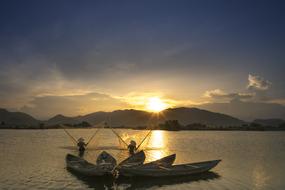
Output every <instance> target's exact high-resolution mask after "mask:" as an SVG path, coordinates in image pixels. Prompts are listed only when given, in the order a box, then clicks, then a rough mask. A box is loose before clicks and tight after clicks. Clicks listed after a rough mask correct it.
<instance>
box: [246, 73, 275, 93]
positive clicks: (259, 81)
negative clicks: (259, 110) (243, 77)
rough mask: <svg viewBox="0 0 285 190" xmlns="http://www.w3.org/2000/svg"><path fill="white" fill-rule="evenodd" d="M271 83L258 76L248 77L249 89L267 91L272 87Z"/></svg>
mask: <svg viewBox="0 0 285 190" xmlns="http://www.w3.org/2000/svg"><path fill="white" fill-rule="evenodd" d="M271 84H272V83H271V82H270V81H268V80H265V79H264V78H262V77H260V76H258V75H251V74H249V75H248V85H247V88H248V89H253V90H267V89H268V88H269V87H270V86H271Z"/></svg>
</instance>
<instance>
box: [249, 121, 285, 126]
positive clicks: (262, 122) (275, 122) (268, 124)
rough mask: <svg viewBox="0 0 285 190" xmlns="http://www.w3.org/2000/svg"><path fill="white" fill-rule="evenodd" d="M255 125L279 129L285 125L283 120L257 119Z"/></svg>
mask: <svg viewBox="0 0 285 190" xmlns="http://www.w3.org/2000/svg"><path fill="white" fill-rule="evenodd" d="M253 123H257V124H260V125H263V126H272V127H279V126H280V125H281V124H283V123H285V120H283V119H256V120H254V121H253Z"/></svg>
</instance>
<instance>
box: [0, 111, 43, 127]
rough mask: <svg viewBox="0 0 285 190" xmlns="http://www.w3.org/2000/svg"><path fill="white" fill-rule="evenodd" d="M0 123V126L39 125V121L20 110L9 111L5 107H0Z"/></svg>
mask: <svg viewBox="0 0 285 190" xmlns="http://www.w3.org/2000/svg"><path fill="white" fill-rule="evenodd" d="M0 123H1V126H4V125H6V126H9V125H25V126H36V125H39V123H40V121H38V120H36V119H35V118H33V117H32V116H30V115H28V114H25V113H22V112H9V111H7V110H6V109H1V108H0ZM1 126H0V127H1Z"/></svg>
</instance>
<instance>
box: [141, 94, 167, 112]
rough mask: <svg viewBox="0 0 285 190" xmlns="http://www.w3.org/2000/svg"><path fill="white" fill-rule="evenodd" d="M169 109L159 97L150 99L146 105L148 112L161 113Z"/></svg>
mask: <svg viewBox="0 0 285 190" xmlns="http://www.w3.org/2000/svg"><path fill="white" fill-rule="evenodd" d="M167 107H168V105H167V104H166V103H165V102H164V101H163V100H162V99H160V98H159V97H150V98H148V100H147V103H146V110H148V111H151V112H160V111H162V110H164V109H166V108H167Z"/></svg>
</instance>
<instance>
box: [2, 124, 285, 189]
mask: <svg viewBox="0 0 285 190" xmlns="http://www.w3.org/2000/svg"><path fill="white" fill-rule="evenodd" d="M95 130H96V129H73V130H68V131H69V132H70V133H71V134H72V135H73V136H75V137H80V136H83V137H85V138H86V139H87V140H88V139H89V138H90V137H91V136H92V133H94V132H95ZM117 131H118V133H119V134H121V135H122V136H123V138H124V139H126V140H127V141H129V140H130V139H135V140H136V141H137V142H140V141H141V140H142V139H143V138H144V136H145V135H146V134H147V131H135V130H117ZM122 147H123V145H120V144H119V142H118V139H117V138H116V136H115V135H114V134H113V133H112V132H111V131H110V130H107V129H101V130H100V131H99V132H98V134H97V136H96V138H95V139H94V141H93V142H92V143H91V146H90V147H89V150H88V152H87V154H85V158H86V159H87V160H89V161H90V162H94V161H95V160H96V155H98V153H100V152H101V151H102V150H107V151H108V152H109V153H111V154H112V155H113V156H114V157H115V158H116V159H117V160H118V161H120V160H122V159H124V158H125V157H126V156H127V151H126V150H124V149H123V148H122ZM144 149H145V152H146V156H147V160H146V161H152V160H155V159H158V158H161V157H163V156H166V155H169V154H171V153H176V154H177V158H176V161H175V163H177V164H178V163H186V162H197V161H205V160H213V159H222V162H221V163H220V164H219V165H218V166H217V167H216V168H214V169H213V170H212V172H211V173H207V174H206V175H200V176H194V177H180V178H171V179H167V180H162V179H159V180H150V179H149V180H141V179H133V180H125V181H117V182H113V181H110V180H103V179H94V180H90V179H86V178H82V177H79V176H75V175H73V174H72V173H70V172H69V171H67V170H66V168H65V155H66V154H67V153H72V154H77V151H76V149H75V148H74V147H73V144H72V141H71V140H70V138H69V137H68V136H67V135H66V134H65V133H64V131H63V130H0V152H1V157H0V158H1V160H0V168H1V169H0V189H195V190H197V189H198V190H199V189H200V190H202V189H205V190H209V189H217V190H221V189H235V190H239V189H250V190H270V189H272V190H273V189H274V190H284V189H285V177H284V176H285V133H284V132H240V131H227V132H225V131H179V132H168V131H153V133H152V135H151V137H150V139H149V140H148V142H146V143H144Z"/></svg>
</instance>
